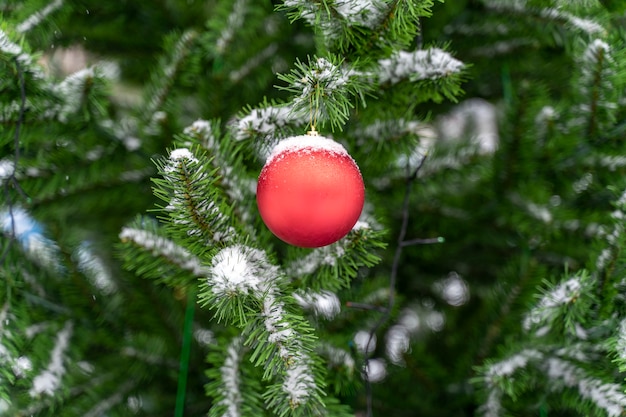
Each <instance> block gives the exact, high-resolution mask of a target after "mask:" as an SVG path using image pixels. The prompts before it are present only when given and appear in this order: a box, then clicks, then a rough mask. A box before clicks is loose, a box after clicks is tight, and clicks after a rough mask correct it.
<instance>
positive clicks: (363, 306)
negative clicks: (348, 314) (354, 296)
mask: <svg viewBox="0 0 626 417" xmlns="http://www.w3.org/2000/svg"><path fill="white" fill-rule="evenodd" d="M346 307H348V308H358V309H361V310H375V311H380V312H381V313H384V312H386V311H387V308H386V307H384V306H375V305H373V304H364V303H355V302H354V301H347V302H346Z"/></svg>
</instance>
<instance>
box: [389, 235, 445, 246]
mask: <svg viewBox="0 0 626 417" xmlns="http://www.w3.org/2000/svg"><path fill="white" fill-rule="evenodd" d="M443 242H445V239H444V238H443V237H441V236H439V237H434V238H430V239H411V240H405V241H404V242H401V243H400V245H402V247H406V246H412V245H432V244H433V243H443Z"/></svg>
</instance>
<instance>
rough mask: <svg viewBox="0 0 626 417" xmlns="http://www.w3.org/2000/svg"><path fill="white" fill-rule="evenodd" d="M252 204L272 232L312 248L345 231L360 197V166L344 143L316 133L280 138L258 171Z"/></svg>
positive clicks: (362, 195) (359, 208) (352, 222)
mask: <svg viewBox="0 0 626 417" xmlns="http://www.w3.org/2000/svg"><path fill="white" fill-rule="evenodd" d="M256 199H257V205H258V206H259V212H260V214H261V218H262V219H263V221H264V222H265V224H266V225H267V227H268V228H269V229H270V230H271V231H272V233H274V234H275V235H276V236H277V237H279V238H280V239H282V240H283V241H285V242H287V243H290V244H292V245H294V246H301V247H304V248H317V247H320V246H326V245H330V244H331V243H334V242H336V241H338V240H339V239H341V238H342V237H344V236H345V235H347V234H348V232H349V231H350V230H351V229H352V227H353V226H354V225H355V224H356V222H357V220H358V219H359V216H360V215H361V211H362V210H363V203H364V200H365V187H364V185H363V178H362V177H361V172H360V171H359V167H358V166H357V165H356V163H355V162H354V160H353V159H352V157H351V156H350V155H349V154H348V152H347V151H346V150H345V148H344V147H343V146H341V145H340V144H339V143H337V142H335V141H334V140H332V139H328V138H325V137H323V136H317V135H312V134H309V135H303V136H294V137H291V138H288V139H285V140H282V141H281V142H280V143H278V145H276V147H274V149H273V150H272V153H271V154H270V156H269V158H268V159H267V162H266V163H265V166H264V167H263V169H262V170H261V174H260V175H259V182H258V185H257V194H256Z"/></svg>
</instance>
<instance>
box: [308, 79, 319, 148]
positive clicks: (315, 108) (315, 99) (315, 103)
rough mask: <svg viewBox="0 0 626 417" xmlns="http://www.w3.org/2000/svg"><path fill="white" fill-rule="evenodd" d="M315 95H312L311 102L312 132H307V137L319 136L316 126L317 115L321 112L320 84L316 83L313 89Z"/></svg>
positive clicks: (310, 123)
mask: <svg viewBox="0 0 626 417" xmlns="http://www.w3.org/2000/svg"><path fill="white" fill-rule="evenodd" d="M313 90H314V94H311V96H310V100H309V125H310V126H311V130H309V131H308V132H306V134H307V136H319V135H320V134H319V132H318V131H317V130H316V129H315V125H316V124H317V113H318V112H319V107H320V106H319V101H320V97H319V95H320V90H319V84H318V83H316V84H315V86H314V87H313Z"/></svg>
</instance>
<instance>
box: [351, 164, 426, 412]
mask: <svg viewBox="0 0 626 417" xmlns="http://www.w3.org/2000/svg"><path fill="white" fill-rule="evenodd" d="M426 156H427V155H426V154H425V155H424V156H423V157H422V160H421V161H420V163H419V164H418V166H417V167H416V168H415V169H414V170H413V172H412V173H411V174H410V175H408V176H407V179H406V185H405V190H404V201H403V203H402V223H401V226H400V232H399V233H398V238H397V241H396V242H397V245H396V251H395V254H394V257H393V263H392V264H391V273H390V275H389V299H388V302H387V307H386V308H385V310H384V312H383V315H382V316H381V317H380V318H379V319H378V321H377V322H376V324H375V325H374V327H373V328H372V329H371V330H370V333H369V339H368V340H367V344H366V345H365V354H366V355H367V357H366V359H365V362H364V364H363V370H362V374H363V376H364V380H365V390H366V396H367V414H366V416H367V417H373V411H372V386H371V383H370V381H369V377H368V375H367V367H368V363H369V360H370V359H371V354H370V353H369V352H370V345H371V343H372V341H373V340H374V336H375V335H376V333H377V332H378V329H380V328H381V327H382V326H383V325H384V324H385V323H386V322H387V321H388V320H389V318H390V317H391V312H392V310H393V306H394V304H395V301H396V298H395V288H396V281H397V278H398V269H399V267H400V258H401V256H402V249H403V248H404V247H405V246H406V245H403V242H404V238H405V237H406V232H407V229H408V226H409V215H410V206H409V204H410V201H411V199H410V197H411V190H412V189H413V184H414V183H415V180H416V179H417V175H418V174H419V172H420V170H421V169H422V167H423V166H424V162H425V161H426ZM408 169H409V167H408V166H407V170H408ZM372 350H373V349H372ZM372 353H373V352H372Z"/></svg>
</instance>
